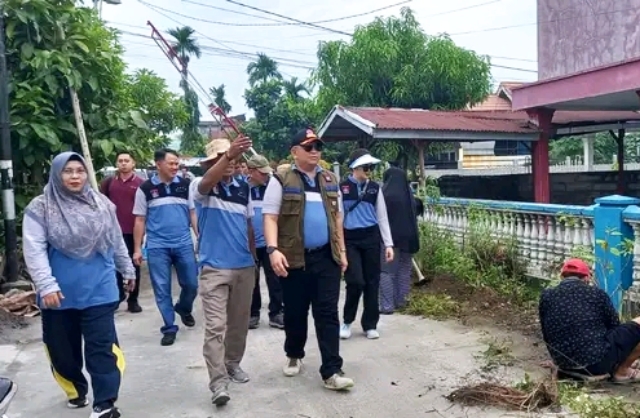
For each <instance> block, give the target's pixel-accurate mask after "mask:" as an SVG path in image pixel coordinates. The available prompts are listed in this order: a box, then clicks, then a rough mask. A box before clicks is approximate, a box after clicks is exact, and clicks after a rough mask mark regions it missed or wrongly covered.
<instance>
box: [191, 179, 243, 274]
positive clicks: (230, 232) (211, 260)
mask: <svg viewBox="0 0 640 418" xmlns="http://www.w3.org/2000/svg"><path fill="white" fill-rule="evenodd" d="M201 180H202V179H196V180H194V183H195V185H194V189H193V190H194V198H195V201H197V202H200V203H201V204H202V209H201V211H202V212H201V215H200V218H199V220H198V224H199V225H200V234H199V242H198V250H199V260H200V266H201V267H202V266H205V265H206V266H209V267H213V268H217V269H239V268H246V267H251V266H253V265H255V261H254V259H253V254H252V253H251V249H250V247H249V222H250V220H251V218H252V217H253V205H252V203H251V194H250V190H249V184H248V183H246V182H244V181H237V180H236V179H233V180H231V182H230V183H228V184H224V183H222V182H220V183H218V184H217V185H216V186H214V188H213V189H212V190H211V191H210V192H209V193H208V194H206V195H202V194H201V193H200V192H199V191H198V185H199V184H200V181H201Z"/></svg>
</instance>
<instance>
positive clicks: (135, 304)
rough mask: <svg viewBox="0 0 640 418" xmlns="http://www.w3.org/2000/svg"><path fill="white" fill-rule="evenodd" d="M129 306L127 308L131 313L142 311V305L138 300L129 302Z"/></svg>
mask: <svg viewBox="0 0 640 418" xmlns="http://www.w3.org/2000/svg"><path fill="white" fill-rule="evenodd" d="M128 304H129V307H128V308H127V310H128V311H129V312H131V313H140V312H142V306H140V304H139V303H138V302H137V301H134V302H129V303H128Z"/></svg>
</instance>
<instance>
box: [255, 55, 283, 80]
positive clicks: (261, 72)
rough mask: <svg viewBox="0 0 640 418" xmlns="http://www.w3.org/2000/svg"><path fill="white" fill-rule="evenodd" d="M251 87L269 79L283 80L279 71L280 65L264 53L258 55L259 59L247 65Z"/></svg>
mask: <svg viewBox="0 0 640 418" xmlns="http://www.w3.org/2000/svg"><path fill="white" fill-rule="evenodd" d="M247 74H248V75H249V85H250V86H254V85H256V84H258V83H260V82H262V83H264V82H266V81H268V80H269V79H276V80H282V74H280V71H278V63H277V62H276V61H274V60H273V59H271V58H270V57H269V56H267V55H266V54H263V53H261V52H260V53H258V59H257V60H256V61H254V62H251V63H250V64H249V65H247Z"/></svg>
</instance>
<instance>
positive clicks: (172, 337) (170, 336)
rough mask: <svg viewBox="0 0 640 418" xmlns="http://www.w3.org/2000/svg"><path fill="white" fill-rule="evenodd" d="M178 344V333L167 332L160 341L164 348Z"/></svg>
mask: <svg viewBox="0 0 640 418" xmlns="http://www.w3.org/2000/svg"><path fill="white" fill-rule="evenodd" d="M175 342H176V333H175V332H167V333H166V334H164V335H163V336H162V339H161V340H160V345H162V346H165V347H166V346H168V345H173V343H175Z"/></svg>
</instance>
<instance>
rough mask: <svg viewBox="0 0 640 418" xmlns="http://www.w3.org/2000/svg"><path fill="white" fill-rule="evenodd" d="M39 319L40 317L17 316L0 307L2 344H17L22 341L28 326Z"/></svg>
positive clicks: (0, 339) (0, 338) (0, 341)
mask: <svg viewBox="0 0 640 418" xmlns="http://www.w3.org/2000/svg"><path fill="white" fill-rule="evenodd" d="M37 321H38V318H24V317H20V316H15V315H12V314H10V313H9V312H6V311H4V310H2V309H0V344H16V343H20V342H22V340H23V338H24V332H23V331H26V330H27V328H28V327H29V326H30V325H31V324H33V323H35V322H37Z"/></svg>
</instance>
